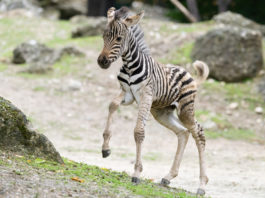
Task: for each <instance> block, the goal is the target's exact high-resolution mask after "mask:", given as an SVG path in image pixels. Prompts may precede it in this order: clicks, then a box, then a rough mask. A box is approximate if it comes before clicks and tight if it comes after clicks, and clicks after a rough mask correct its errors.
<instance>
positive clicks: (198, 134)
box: [190, 122, 208, 195]
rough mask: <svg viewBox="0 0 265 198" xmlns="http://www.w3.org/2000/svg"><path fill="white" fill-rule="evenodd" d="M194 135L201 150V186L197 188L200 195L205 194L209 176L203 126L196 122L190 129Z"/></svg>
mask: <svg viewBox="0 0 265 198" xmlns="http://www.w3.org/2000/svg"><path fill="white" fill-rule="evenodd" d="M190 131H191V133H192V137H193V138H194V140H195V142H196V146H197V149H198V152H199V162H200V186H199V188H198V190H197V194H198V195H204V194H205V186H206V184H207V183H208V177H207V176H206V166H205V155H204V150H205V136H204V133H203V128H202V127H201V125H200V124H199V123H197V122H196V124H195V127H193V129H190Z"/></svg>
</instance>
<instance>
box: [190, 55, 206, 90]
mask: <svg viewBox="0 0 265 198" xmlns="http://www.w3.org/2000/svg"><path fill="white" fill-rule="evenodd" d="M192 66H193V68H194V69H195V71H196V74H197V75H196V82H197V84H198V85H199V84H201V83H202V82H203V81H205V80H206V79H207V77H208V75H209V67H208V65H207V64H206V63H205V62H202V61H199V60H196V61H195V62H194V63H193V64H192Z"/></svg>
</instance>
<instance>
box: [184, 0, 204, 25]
mask: <svg viewBox="0 0 265 198" xmlns="http://www.w3.org/2000/svg"><path fill="white" fill-rule="evenodd" d="M187 6H188V9H189V11H190V12H191V14H192V15H193V16H194V17H195V18H196V19H197V21H200V20H201V17H200V13H199V9H198V6H197V0H187Z"/></svg>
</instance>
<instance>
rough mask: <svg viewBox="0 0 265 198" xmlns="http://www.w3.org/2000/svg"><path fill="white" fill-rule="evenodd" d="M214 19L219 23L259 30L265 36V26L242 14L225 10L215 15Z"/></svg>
mask: <svg viewBox="0 0 265 198" xmlns="http://www.w3.org/2000/svg"><path fill="white" fill-rule="evenodd" d="M213 20H214V21H215V22H217V23H219V24H225V25H231V26H238V27H242V28H249V29H252V30H257V31H260V32H261V33H262V35H263V36H265V26H264V25H260V24H258V23H256V22H254V21H252V20H249V19H247V18H245V17H243V16H242V15H240V14H237V13H233V12H230V11H227V12H223V13H221V14H218V15H216V16H214V18H213Z"/></svg>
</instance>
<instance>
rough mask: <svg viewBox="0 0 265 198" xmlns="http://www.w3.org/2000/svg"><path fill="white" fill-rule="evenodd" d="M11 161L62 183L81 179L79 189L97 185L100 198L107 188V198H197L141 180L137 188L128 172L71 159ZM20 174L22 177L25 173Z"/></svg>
mask: <svg viewBox="0 0 265 198" xmlns="http://www.w3.org/2000/svg"><path fill="white" fill-rule="evenodd" d="M12 160H16V161H17V162H18V163H21V165H23V166H24V167H25V166H30V167H32V168H33V169H37V170H45V171H51V172H54V178H56V179H57V180H58V181H60V182H64V183H68V182H73V181H72V180H73V178H78V180H79V181H80V185H83V186H84V187H89V186H90V184H91V183H93V184H95V183H96V184H97V189H98V192H94V193H98V194H100V193H101V189H103V188H104V189H107V192H108V195H112V194H113V195H117V193H118V194H121V193H122V191H124V190H126V192H127V191H128V192H130V193H131V194H132V195H136V196H137V195H138V196H143V197H161V198H162V197H165V198H171V197H176V198H195V196H194V195H192V194H191V193H188V192H185V191H184V190H180V189H175V188H167V187H162V186H160V185H158V184H156V183H153V182H152V181H151V180H147V179H142V180H141V183H140V184H139V185H134V184H133V183H132V182H131V177H130V176H129V175H128V174H127V173H125V172H116V171H112V170H109V169H106V168H99V167H97V166H90V165H87V164H83V163H77V162H74V161H71V160H68V159H64V163H65V164H63V165H60V164H57V163H55V162H51V161H47V160H44V159H40V158H33V157H29V156H28V157H23V156H20V157H16V158H14V159H12ZM4 164H5V161H3V160H2V158H0V165H4ZM18 174H23V172H19V173H18ZM123 189H124V190H123Z"/></svg>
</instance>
